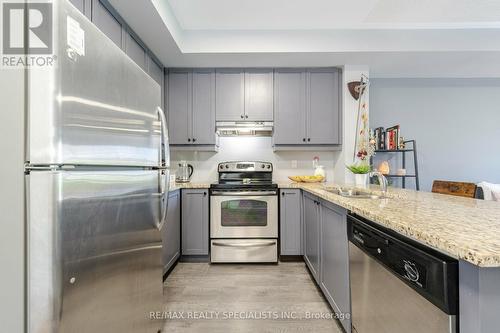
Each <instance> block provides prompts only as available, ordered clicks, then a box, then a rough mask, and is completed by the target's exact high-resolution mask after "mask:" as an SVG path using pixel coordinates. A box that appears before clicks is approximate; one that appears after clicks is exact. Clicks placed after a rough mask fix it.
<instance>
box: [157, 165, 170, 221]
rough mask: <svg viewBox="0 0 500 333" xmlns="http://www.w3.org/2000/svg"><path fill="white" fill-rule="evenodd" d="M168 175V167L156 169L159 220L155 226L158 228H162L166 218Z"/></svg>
mask: <svg viewBox="0 0 500 333" xmlns="http://www.w3.org/2000/svg"><path fill="white" fill-rule="evenodd" d="M169 178H170V175H169V172H168V169H159V170H158V180H159V192H160V193H159V194H160V220H159V222H158V224H157V225H156V227H157V228H158V230H161V229H162V228H163V224H165V221H166V219H167V201H168V181H169Z"/></svg>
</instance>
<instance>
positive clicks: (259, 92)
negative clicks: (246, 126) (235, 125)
mask: <svg viewBox="0 0 500 333" xmlns="http://www.w3.org/2000/svg"><path fill="white" fill-rule="evenodd" d="M273 89H274V87H273V70H272V69H252V70H247V71H245V120H252V121H272V120H273Z"/></svg>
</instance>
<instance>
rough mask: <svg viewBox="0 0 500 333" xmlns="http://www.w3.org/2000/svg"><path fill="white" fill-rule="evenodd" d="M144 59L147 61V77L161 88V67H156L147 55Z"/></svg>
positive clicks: (162, 78) (162, 76) (162, 77)
mask: <svg viewBox="0 0 500 333" xmlns="http://www.w3.org/2000/svg"><path fill="white" fill-rule="evenodd" d="M146 58H147V60H148V61H147V62H148V73H149V75H150V76H151V77H152V78H153V80H155V81H156V82H158V84H159V85H160V86H162V87H163V81H164V75H163V66H161V65H158V64H157V63H156V62H155V61H154V60H153V58H151V57H150V56H149V55H147V56H146Z"/></svg>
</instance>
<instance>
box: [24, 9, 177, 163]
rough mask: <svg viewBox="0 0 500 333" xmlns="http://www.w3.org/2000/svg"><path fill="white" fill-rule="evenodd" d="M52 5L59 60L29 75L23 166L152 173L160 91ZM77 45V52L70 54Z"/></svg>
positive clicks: (95, 33)
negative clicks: (111, 168) (138, 169)
mask: <svg viewBox="0 0 500 333" xmlns="http://www.w3.org/2000/svg"><path fill="white" fill-rule="evenodd" d="M53 5H54V16H55V20H56V22H57V24H56V25H55V26H56V27H57V29H55V36H56V38H55V41H54V43H55V47H54V49H55V53H56V57H57V58H56V61H55V65H54V67H52V68H46V67H45V68H38V69H37V68H32V69H30V70H29V73H28V75H29V83H28V96H29V108H28V109H29V114H28V119H29V141H28V142H29V147H28V148H29V149H28V154H27V155H28V156H27V157H26V160H27V161H28V162H29V163H30V164H35V165H40V164H86V165H127V166H158V165H159V164H160V161H159V158H160V156H159V155H160V153H159V150H160V144H161V139H160V136H161V127H162V126H161V125H162V124H161V121H162V119H161V118H160V115H159V112H161V109H160V107H161V88H160V86H159V85H158V83H156V82H155V81H154V80H153V79H152V78H151V77H149V76H148V75H147V74H146V73H145V72H144V71H143V70H142V69H141V68H140V67H139V66H137V65H136V64H135V63H134V62H133V61H132V60H131V59H130V58H129V57H128V56H127V55H126V54H125V53H124V52H123V51H122V50H121V49H120V48H119V47H117V46H116V45H115V44H114V43H113V42H112V41H111V40H110V39H109V38H108V37H106V36H105V35H104V34H103V33H101V32H100V31H99V30H98V29H97V28H96V27H95V26H94V25H93V24H92V23H91V22H90V21H89V20H88V19H87V18H86V17H85V16H83V15H82V14H81V13H80V12H79V11H78V10H76V9H75V8H74V7H73V6H72V5H71V4H70V3H69V1H54V2H53ZM68 35H69V36H68ZM75 39H76V40H78V41H79V42H81V43H83V44H84V48H83V49H84V51H83V52H82V51H80V52H78V51H77V50H75V49H74V48H73V47H72V46H71V45H73V43H74V41H75ZM69 41H72V42H69ZM165 125H166V124H165ZM164 127H165V128H166V126H164ZM166 147H168V144H167V145H166Z"/></svg>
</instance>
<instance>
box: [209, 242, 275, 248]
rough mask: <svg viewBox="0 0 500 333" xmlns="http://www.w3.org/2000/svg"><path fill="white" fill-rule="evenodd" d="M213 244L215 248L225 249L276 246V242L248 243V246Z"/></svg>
mask: <svg viewBox="0 0 500 333" xmlns="http://www.w3.org/2000/svg"><path fill="white" fill-rule="evenodd" d="M212 244H213V245H215V246H224V247H260V246H273V245H276V242H268V243H247V244H238V243H219V242H213V243H212Z"/></svg>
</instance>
